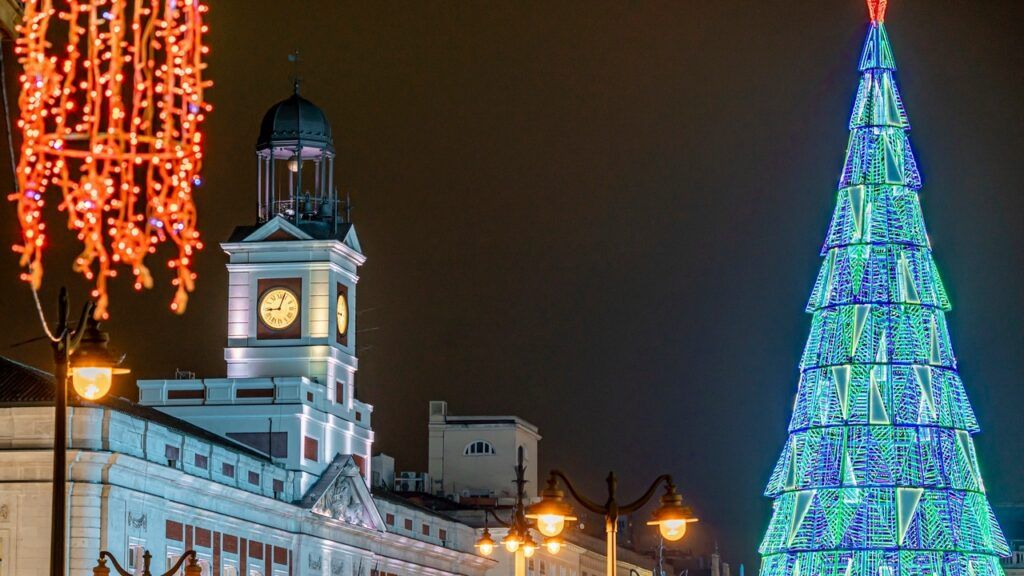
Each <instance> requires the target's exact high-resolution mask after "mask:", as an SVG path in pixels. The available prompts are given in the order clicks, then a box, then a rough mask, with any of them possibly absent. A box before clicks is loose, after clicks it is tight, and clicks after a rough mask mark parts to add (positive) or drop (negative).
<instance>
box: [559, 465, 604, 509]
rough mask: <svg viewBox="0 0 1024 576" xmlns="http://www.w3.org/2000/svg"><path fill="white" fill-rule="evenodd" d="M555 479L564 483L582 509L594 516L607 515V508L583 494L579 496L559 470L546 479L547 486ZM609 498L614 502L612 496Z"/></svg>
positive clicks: (567, 478)
mask: <svg viewBox="0 0 1024 576" xmlns="http://www.w3.org/2000/svg"><path fill="white" fill-rule="evenodd" d="M556 478H560V479H561V480H562V482H563V483H565V487H566V488H567V489H568V490H569V494H572V497H573V498H575V499H576V501H577V502H579V503H580V504H582V505H583V507H584V508H586V509H587V510H590V511H591V512H593V513H594V514H608V507H607V506H602V505H600V504H598V503H596V502H594V501H593V500H591V499H590V498H587V497H586V496H584V495H583V494H580V493H579V491H577V490H576V487H575V486H573V485H572V482H571V481H570V480H569V477H568V476H566V475H565V473H564V472H562V471H561V470H552V471H551V473H550V475H549V477H548V484H549V485H550V484H554V482H555V481H556V480H555V479H556ZM609 496H610V498H609V500H614V495H611V494H609Z"/></svg>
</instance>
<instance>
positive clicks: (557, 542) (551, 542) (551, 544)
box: [544, 536, 565, 554]
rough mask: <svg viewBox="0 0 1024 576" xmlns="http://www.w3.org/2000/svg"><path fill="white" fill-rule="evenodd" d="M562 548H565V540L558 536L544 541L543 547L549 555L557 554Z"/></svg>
mask: <svg viewBox="0 0 1024 576" xmlns="http://www.w3.org/2000/svg"><path fill="white" fill-rule="evenodd" d="M562 546H565V540H562V538H561V537H559V536H551V537H548V538H545V539H544V547H545V548H547V550H548V553H549V554H558V553H559V552H560V551H561V550H562Z"/></svg>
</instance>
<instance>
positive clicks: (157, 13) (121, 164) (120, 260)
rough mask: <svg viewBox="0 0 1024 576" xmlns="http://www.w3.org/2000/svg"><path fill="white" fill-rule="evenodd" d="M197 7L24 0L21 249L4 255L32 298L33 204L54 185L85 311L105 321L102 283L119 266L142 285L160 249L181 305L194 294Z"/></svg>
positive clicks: (35, 265) (35, 275) (130, 0)
mask: <svg viewBox="0 0 1024 576" xmlns="http://www.w3.org/2000/svg"><path fill="white" fill-rule="evenodd" d="M207 10H208V7H207V6H206V5H205V4H204V3H203V2H200V1H199V0H28V2H26V3H25V10H24V19H23V20H22V24H21V26H20V36H19V38H18V42H17V54H18V58H19V61H20V63H21V65H22V67H23V74H22V75H21V95H20V97H19V106H20V109H21V117H20V119H19V120H18V127H19V129H20V130H21V135H22V147H21V158H20V160H19V162H18V186H19V191H18V192H17V193H15V194H12V195H10V197H9V198H10V199H11V200H12V201H14V202H16V203H17V206H18V218H19V219H20V221H21V228H22V241H21V242H20V243H19V244H17V245H15V246H14V249H15V251H18V252H20V253H21V264H22V266H23V267H25V268H26V271H25V272H24V273H23V274H22V279H24V280H26V281H28V282H30V283H31V284H32V287H33V288H34V289H38V288H39V286H40V284H41V282H42V279H43V261H42V255H43V249H44V248H45V247H46V244H47V231H46V223H45V222H43V209H44V206H45V203H46V197H47V195H48V194H50V193H52V192H53V191H54V190H60V191H61V193H62V195H63V197H62V198H61V199H60V204H59V205H58V208H59V210H61V211H66V212H67V215H68V228H69V229H71V230H73V231H75V232H77V235H78V239H79V240H81V241H82V243H83V244H84V249H83V250H82V252H81V253H80V254H79V255H78V257H77V258H76V260H75V262H74V266H73V268H74V270H75V271H77V272H80V273H81V274H83V275H84V276H85V277H86V278H87V279H89V280H91V281H94V282H95V289H94V290H93V297H94V298H95V299H96V303H97V306H96V316H97V318H105V317H106V316H107V304H108V300H107V280H108V279H110V278H113V277H115V276H116V275H117V270H116V269H115V266H116V265H119V264H120V265H123V266H126V267H128V268H130V269H131V271H132V274H133V275H134V277H135V288H136V289H137V290H141V289H142V288H150V287H152V284H153V279H152V275H151V274H150V272H149V270H148V268H146V266H145V264H144V263H143V260H144V259H145V257H146V256H148V255H149V254H153V253H155V252H156V248H157V245H158V244H160V243H162V242H170V243H173V245H174V248H176V250H177V254H176V255H175V256H174V257H172V258H171V259H170V260H169V261H168V266H169V267H170V268H171V270H172V271H173V272H174V279H173V280H172V283H173V284H174V285H175V286H176V287H177V290H176V293H175V296H174V300H173V302H172V304H171V309H172V310H174V311H175V312H177V313H182V312H184V310H185V304H186V302H187V301H188V293H189V292H191V291H192V290H193V288H194V285H195V278H196V275H195V273H194V272H193V271H192V259H193V257H194V255H195V252H196V251H197V250H199V249H201V248H202V247H203V245H202V242H200V240H199V231H198V230H196V208H195V204H194V202H193V198H192V194H193V190H194V188H195V187H196V186H198V185H199V184H200V182H201V181H200V179H199V171H200V166H201V162H202V158H203V152H202V148H203V144H204V143H203V134H202V132H201V130H200V127H201V126H202V124H203V121H204V119H205V116H206V114H207V113H208V112H209V111H210V109H211V106H210V105H209V104H208V103H207V102H206V101H205V100H204V98H203V91H204V90H205V89H206V88H208V87H209V86H210V82H209V81H206V80H204V79H203V71H204V70H205V68H206V64H205V63H204V60H205V59H206V55H207V52H208V48H207V47H206V46H204V45H203V42H202V38H203V35H204V34H205V33H206V32H207V27H206V25H205V24H203V18H204V16H205V14H206V11H207Z"/></svg>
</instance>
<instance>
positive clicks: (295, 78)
mask: <svg viewBox="0 0 1024 576" xmlns="http://www.w3.org/2000/svg"><path fill="white" fill-rule="evenodd" d="M288 61H289V62H291V63H292V64H293V65H294V66H293V71H294V73H293V74H292V87H293V88H294V89H295V93H296V94H298V93H299V85H300V84H302V76H299V64H301V63H302V60H301V59H300V58H299V51H298V50H296V51H294V52H292V53H291V54H289V55H288Z"/></svg>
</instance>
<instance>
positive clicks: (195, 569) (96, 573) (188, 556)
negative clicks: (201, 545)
mask: <svg viewBox="0 0 1024 576" xmlns="http://www.w3.org/2000/svg"><path fill="white" fill-rule="evenodd" d="M152 559H153V555H152V554H150V553H149V550H147V551H146V553H145V554H143V555H142V576H152V574H151V573H150V571H149V563H150V561H151V560H152ZM107 560H110V562H111V563H112V564H113V565H114V570H117V573H118V574H120V575H121V576H133V574H132V573H131V572H129V571H127V570H125V569H124V568H123V567H122V566H121V564H119V563H118V561H117V558H115V557H114V555H113V554H111V553H110V552H107V551H106V550H103V551H101V552H100V557H99V560H98V562H97V564H96V567H95V568H93V569H92V573H93V576H109V575H110V568H107ZM185 560H189V563H188V568H185V575H186V576H190V575H192V574H199V573H200V571H201V568H200V567H199V562H198V560H196V551H195V550H186V551H185V552H184V553H183V554H182V555H181V557H180V558H178V561H177V562H175V563H174V566H171V569H170V570H168V571H167V572H164V573H163V575H162V576H171V575H172V574H174V573H176V572H177V571H178V570H179V569H180V568H181V565H182V564H184V563H185Z"/></svg>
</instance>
